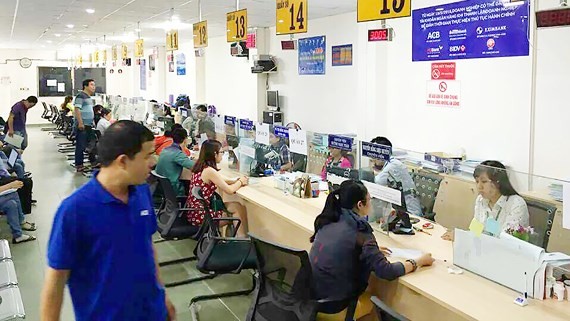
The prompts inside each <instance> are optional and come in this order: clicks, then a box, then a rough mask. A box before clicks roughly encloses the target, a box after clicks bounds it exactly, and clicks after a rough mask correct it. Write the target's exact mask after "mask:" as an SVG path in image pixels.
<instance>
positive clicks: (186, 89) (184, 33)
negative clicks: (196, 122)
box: [160, 29, 198, 104]
mask: <svg viewBox="0 0 570 321" xmlns="http://www.w3.org/2000/svg"><path fill="white" fill-rule="evenodd" d="M179 39H181V40H180V46H179V50H177V51H175V52H174V72H169V70H168V62H167V61H166V56H167V55H169V54H170V52H168V53H166V55H163V56H161V58H160V61H161V63H163V64H164V68H165V70H166V82H165V84H166V85H165V88H166V89H165V95H166V96H165V97H160V98H161V99H164V101H168V96H169V95H174V99H176V97H178V95H180V94H186V95H188V97H190V102H191V103H192V104H194V103H198V101H196V59H195V58H194V45H193V43H192V39H193V36H192V29H186V30H179ZM180 53H183V54H184V55H185V58H186V75H177V74H176V67H177V63H176V56H177V55H178V54H180Z"/></svg>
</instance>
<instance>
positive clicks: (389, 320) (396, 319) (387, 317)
mask: <svg viewBox="0 0 570 321" xmlns="http://www.w3.org/2000/svg"><path fill="white" fill-rule="evenodd" d="M371 300H372V303H374V306H375V308H376V314H377V315H378V318H379V319H380V320H382V321H410V320H409V319H408V318H406V317H405V316H403V315H401V314H399V313H397V312H396V311H394V310H392V309H391V308H390V307H389V306H387V305H386V304H385V303H384V302H382V301H381V300H380V299H378V298H377V297H375V296H373V297H372V299H371Z"/></svg>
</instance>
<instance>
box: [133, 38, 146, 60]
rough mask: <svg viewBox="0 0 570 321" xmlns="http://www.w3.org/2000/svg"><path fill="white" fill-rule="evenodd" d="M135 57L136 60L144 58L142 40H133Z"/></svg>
mask: <svg viewBox="0 0 570 321" xmlns="http://www.w3.org/2000/svg"><path fill="white" fill-rule="evenodd" d="M135 57H137V58H141V57H144V40H143V39H137V40H135Z"/></svg>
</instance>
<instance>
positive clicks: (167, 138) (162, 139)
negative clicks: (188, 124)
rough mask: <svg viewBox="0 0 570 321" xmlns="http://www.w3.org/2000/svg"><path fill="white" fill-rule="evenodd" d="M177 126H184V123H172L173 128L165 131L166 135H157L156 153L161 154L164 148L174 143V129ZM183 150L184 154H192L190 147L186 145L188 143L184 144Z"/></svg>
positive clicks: (155, 141) (155, 139)
mask: <svg viewBox="0 0 570 321" xmlns="http://www.w3.org/2000/svg"><path fill="white" fill-rule="evenodd" d="M176 128H182V125H180V124H174V125H172V128H171V129H170V130H168V131H165V132H164V135H162V136H156V137H155V138H154V148H155V151H156V155H160V153H161V152H162V150H163V149H165V148H166V147H169V146H170V145H172V143H173V140H172V131H174V130H175V129H176ZM182 151H183V152H184V154H186V156H190V150H189V149H188V147H186V145H184V146H182Z"/></svg>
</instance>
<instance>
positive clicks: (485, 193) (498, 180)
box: [442, 161, 529, 241]
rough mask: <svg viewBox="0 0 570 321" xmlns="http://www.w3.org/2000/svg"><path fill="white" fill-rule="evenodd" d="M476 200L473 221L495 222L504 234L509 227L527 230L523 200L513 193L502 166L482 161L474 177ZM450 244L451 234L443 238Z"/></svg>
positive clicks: (527, 219)
mask: <svg viewBox="0 0 570 321" xmlns="http://www.w3.org/2000/svg"><path fill="white" fill-rule="evenodd" d="M473 177H474V178H475V181H476V182H477V191H478V192H479V196H477V199H476V200H475V215H474V218H475V219H476V220H477V221H479V222H480V223H482V224H483V225H484V224H485V223H486V221H487V219H489V218H490V219H493V220H496V221H497V222H498V223H499V226H500V227H501V230H502V231H504V230H506V229H507V228H509V227H516V226H518V225H522V226H524V227H527V226H529V214H528V208H527V206H526V202H525V200H524V199H523V198H522V197H520V196H519V194H518V193H517V192H516V191H515V189H514V188H513V186H512V185H511V182H510V181H509V177H508V176H507V171H506V169H505V165H503V164H501V163H500V162H497V161H484V162H483V163H481V164H480V165H479V166H477V168H475V172H474V173H473ZM442 237H443V238H444V239H446V240H451V241H452V240H453V234H452V233H449V232H448V233H446V234H444V235H443V236H442Z"/></svg>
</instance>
